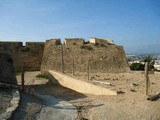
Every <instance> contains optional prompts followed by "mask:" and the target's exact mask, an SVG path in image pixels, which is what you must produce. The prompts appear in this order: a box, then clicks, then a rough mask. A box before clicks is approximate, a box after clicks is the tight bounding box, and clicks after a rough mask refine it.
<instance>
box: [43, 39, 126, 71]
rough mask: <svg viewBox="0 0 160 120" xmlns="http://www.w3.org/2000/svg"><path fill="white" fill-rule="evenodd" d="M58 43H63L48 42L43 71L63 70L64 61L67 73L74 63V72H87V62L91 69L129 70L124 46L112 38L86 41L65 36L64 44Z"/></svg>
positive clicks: (56, 41)
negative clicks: (114, 41)
mask: <svg viewBox="0 0 160 120" xmlns="http://www.w3.org/2000/svg"><path fill="white" fill-rule="evenodd" d="M55 43H60V39H52V40H48V41H47V42H46V44H45V48H44V55H43V58H42V64H41V71H42V73H45V72H47V71H48V70H56V71H61V70H62V64H63V68H64V71H65V72H72V70H73V66H74V71H75V72H87V70H88V67H87V66H88V64H89V67H90V68H89V69H90V72H114V73H120V72H126V71H129V65H128V62H127V58H126V56H125V52H124V49H123V46H118V45H115V44H114V43H113V41H112V40H105V39H100V38H92V39H89V41H88V42H87V43H86V42H84V39H83V38H73V39H65V41H64V44H55ZM62 50H63V52H62ZM62 54H63V57H62ZM73 62H74V64H73Z"/></svg>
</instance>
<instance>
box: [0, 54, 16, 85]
mask: <svg viewBox="0 0 160 120" xmlns="http://www.w3.org/2000/svg"><path fill="white" fill-rule="evenodd" d="M0 82H3V83H10V84H15V85H16V84H17V80H16V76H15V70H14V67H13V60H12V58H11V57H10V56H9V55H8V54H4V53H0Z"/></svg>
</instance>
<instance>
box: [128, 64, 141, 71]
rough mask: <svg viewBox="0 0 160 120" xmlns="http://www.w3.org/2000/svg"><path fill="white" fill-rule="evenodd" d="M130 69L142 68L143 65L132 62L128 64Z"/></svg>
mask: <svg viewBox="0 0 160 120" xmlns="http://www.w3.org/2000/svg"><path fill="white" fill-rule="evenodd" d="M130 69H131V70H144V65H143V64H141V63H132V64H131V65H130Z"/></svg>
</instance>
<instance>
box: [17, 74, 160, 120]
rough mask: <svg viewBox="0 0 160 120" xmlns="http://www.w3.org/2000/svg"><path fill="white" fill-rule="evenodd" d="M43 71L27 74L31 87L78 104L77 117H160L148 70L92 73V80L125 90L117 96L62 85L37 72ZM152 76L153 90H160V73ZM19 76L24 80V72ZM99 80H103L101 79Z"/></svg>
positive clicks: (147, 119)
mask: <svg viewBox="0 0 160 120" xmlns="http://www.w3.org/2000/svg"><path fill="white" fill-rule="evenodd" d="M39 73H40V72H27V73H26V74H25V84H26V88H27V89H28V91H31V92H32V91H36V92H39V93H40V94H44V95H52V96H54V97H55V98H60V99H64V100H66V101H68V102H69V103H71V104H73V105H75V106H76V107H77V109H78V111H77V112H78V118H77V120H78V119H82V118H83V119H84V118H85V119H89V120H160V100H157V101H153V102H151V101H148V100H147V96H146V95H145V79H144V74H141V72H130V73H121V74H106V73H95V74H90V80H89V81H88V82H90V83H93V84H96V85H100V86H103V87H106V88H109V89H111V90H114V91H121V93H120V94H118V95H117V96H94V95H84V94H81V93H77V92H75V91H72V90H70V89H67V88H64V87H62V86H58V85H53V84H51V83H50V82H49V81H48V80H45V79H41V78H36V77H35V76H36V75H37V74H39ZM82 76H83V77H82ZM75 77H76V78H79V79H81V80H86V79H87V74H85V73H76V75H75ZM149 78H150V83H151V84H150V90H149V94H150V95H153V94H156V93H157V92H160V73H155V74H151V75H150V76H149ZM17 79H18V81H19V83H20V76H17ZM37 81H38V82H37ZM95 81H101V83H98V82H95ZM102 82H104V83H105V82H106V83H110V85H105V84H103V83H102ZM36 83H41V84H36ZM26 97H28V96H26ZM24 99H25V98H24ZM35 99H37V98H35ZM38 101H39V100H38ZM33 103H34V102H31V106H28V107H26V108H25V109H24V112H25V113H28V118H29V116H31V115H29V112H31V111H32V108H30V107H32V104H33ZM41 106H42V104H40V101H39V102H38V105H37V106H33V107H34V109H36V108H37V110H33V111H32V114H34V115H36V113H37V111H38V110H39V108H40V107H41Z"/></svg>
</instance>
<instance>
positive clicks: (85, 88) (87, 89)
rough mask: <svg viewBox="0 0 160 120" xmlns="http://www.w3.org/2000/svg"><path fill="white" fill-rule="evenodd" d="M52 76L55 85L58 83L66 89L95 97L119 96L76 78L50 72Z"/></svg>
mask: <svg viewBox="0 0 160 120" xmlns="http://www.w3.org/2000/svg"><path fill="white" fill-rule="evenodd" d="M49 73H50V75H52V76H53V78H54V79H52V82H53V83H58V84H60V85H62V86H64V87H67V88H69V89H72V90H75V91H77V92H80V93H84V94H93V95H117V93H116V92H114V91H111V90H109V89H107V88H104V87H100V86H96V85H93V84H91V83H89V82H86V81H82V80H78V79H76V78H73V77H70V76H67V75H65V74H62V73H59V72H56V71H53V70H49Z"/></svg>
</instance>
